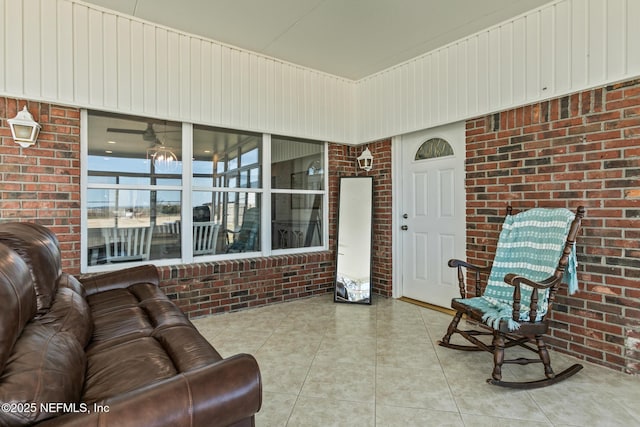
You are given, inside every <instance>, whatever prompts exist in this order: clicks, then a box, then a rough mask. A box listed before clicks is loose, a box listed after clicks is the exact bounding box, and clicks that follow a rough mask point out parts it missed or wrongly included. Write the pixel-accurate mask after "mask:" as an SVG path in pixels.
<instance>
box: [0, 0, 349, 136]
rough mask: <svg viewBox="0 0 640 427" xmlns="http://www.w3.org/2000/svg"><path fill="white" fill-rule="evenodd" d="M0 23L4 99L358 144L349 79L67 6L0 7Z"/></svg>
mask: <svg viewBox="0 0 640 427" xmlns="http://www.w3.org/2000/svg"><path fill="white" fill-rule="evenodd" d="M0 22H2V24H3V25H2V26H0V94H3V95H8V96H14V97H22V98H28V99H33V100H41V101H48V102H54V103H63V104H69V105H75V106H78V107H86V108H93V109H98V110H106V111H116V112H122V113H126V114H138V115H143V116H152V117H159V118H166V119H171V120H180V121H186V122H193V123H202V124H210V125H214V126H224V127H233V128H239V129H247V130H255V131H264V132H270V133H275V134H280V133H282V134H287V135H291V136H301V137H306V138H312V139H319V140H329V141H336V142H352V141H354V140H355V129H356V128H355V126H354V124H353V123H354V121H353V117H354V112H353V109H354V108H355V103H354V99H355V91H354V87H355V82H353V81H350V80H347V79H342V78H339V77H333V76H329V75H326V74H323V73H320V72H317V71H314V70H310V69H305V68H302V67H298V66H295V65H293V64H288V63H284V62H281V61H277V60H274V59H272V58H267V57H264V56H261V55H257V54H254V53H252V52H247V51H243V50H239V49H236V48H233V47H230V46H226V45H222V44H220V43H216V42H214V41H211V40H206V39H203V38H199V37H195V36H192V35H187V34H184V33H181V32H178V31H174V30H171V29H168V28H165V27H162V26H157V25H154V24H150V23H147V22H143V21H140V20H137V19H135V18H131V17H128V16H123V15H119V14H116V13H112V12H110V11H106V10H104V9H101V8H99V7H94V6H89V5H87V4H84V3H76V2H75V1H73V0H0ZM345 116H347V117H348V118H345Z"/></svg>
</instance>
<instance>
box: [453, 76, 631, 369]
mask: <svg viewBox="0 0 640 427" xmlns="http://www.w3.org/2000/svg"><path fill="white" fill-rule="evenodd" d="M466 144H467V159H466V171H467V177H466V186H467V256H468V259H469V260H470V261H471V262H475V263H486V261H487V260H490V259H491V254H493V252H494V251H495V246H496V241H497V237H498V233H499V227H500V224H501V223H502V216H503V215H504V212H505V206H506V205H507V204H512V205H513V206H514V208H515V209H518V210H520V209H526V208H531V207H535V206H539V207H566V208H569V209H572V210H575V208H576V207H577V206H578V205H583V206H585V207H586V210H587V212H586V218H585V219H584V221H583V229H582V232H581V233H580V235H579V236H578V245H577V249H578V252H579V256H578V262H579V264H580V266H579V283H580V289H581V291H580V292H578V293H577V294H575V295H573V296H568V295H567V293H566V289H561V290H560V292H559V295H558V298H557V304H556V305H557V306H556V308H555V311H554V312H553V316H552V333H551V335H552V338H551V340H550V343H551V344H552V346H553V347H555V348H556V349H559V350H561V351H563V352H566V353H570V354H573V355H576V356H578V357H581V358H584V359H586V360H588V361H591V362H595V363H598V364H601V365H606V366H609V367H612V368H615V369H620V370H624V371H626V372H629V373H635V374H637V373H639V372H640V280H639V279H640V190H639V189H640V80H633V81H628V82H624V83H620V84H616V85H612V86H607V87H603V88H597V89H594V90H589V91H584V92H581V93H576V94H573V95H570V96H566V97H562V98H559V99H553V100H550V101H544V102H541V103H537V104H533V105H528V106H524V107H520V108H515V109H512V110H509V111H503V112H501V113H498V114H493V115H490V116H486V117H479V118H477V119H474V120H469V121H468V122H467V129H466Z"/></svg>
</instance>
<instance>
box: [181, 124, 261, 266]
mask: <svg viewBox="0 0 640 427" xmlns="http://www.w3.org/2000/svg"><path fill="white" fill-rule="evenodd" d="M261 160H262V135H261V134H252V133H246V132H234V131H223V130H216V129H212V128H205V127H199V126H196V127H194V130H193V177H192V184H193V193H192V205H193V225H194V234H193V244H194V250H195V251H196V253H194V255H198V256H202V255H214V254H221V253H238V252H259V251H260V250H261V248H262V245H261V242H260V225H261V224H260V213H261V208H262V203H261V200H262V173H261V171H262V168H261ZM208 243H210V244H208Z"/></svg>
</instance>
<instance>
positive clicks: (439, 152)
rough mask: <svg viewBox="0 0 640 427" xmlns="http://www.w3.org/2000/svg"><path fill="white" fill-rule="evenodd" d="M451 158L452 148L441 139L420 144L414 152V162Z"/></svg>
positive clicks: (433, 139) (432, 139)
mask: <svg viewBox="0 0 640 427" xmlns="http://www.w3.org/2000/svg"><path fill="white" fill-rule="evenodd" d="M445 156H453V147H451V144H449V143H448V142H447V141H446V140H444V139H442V138H431V139H428V140H426V141H425V142H423V143H422V145H421V146H420V148H418V151H416V156H415V160H426V159H434V158H436V157H445Z"/></svg>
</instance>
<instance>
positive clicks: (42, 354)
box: [0, 322, 86, 426]
mask: <svg viewBox="0 0 640 427" xmlns="http://www.w3.org/2000/svg"><path fill="white" fill-rule="evenodd" d="M85 368H86V358H85V353H84V350H83V349H82V347H81V346H80V343H78V341H77V340H76V338H75V337H73V336H72V335H70V334H69V333H67V332H57V331H55V330H53V329H52V328H49V327H47V326H45V325H42V324H39V323H34V322H32V323H29V324H28V325H27V326H26V327H25V328H24V330H23V332H22V335H21V336H20V339H19V340H18V341H17V342H16V344H15V347H14V349H13V352H12V353H11V356H10V357H9V360H8V361H7V364H6V366H5V369H4V371H3V372H2V376H1V377H0V402H16V403H18V402H20V403H30V404H35V405H34V406H33V407H31V408H29V409H33V410H29V411H25V412H22V413H17V412H9V411H0V425H11V426H14V425H15V426H21V425H30V424H31V423H33V422H36V421H40V420H44V419H46V418H50V417H53V416H55V415H57V414H56V413H55V412H46V411H45V412H41V411H40V410H41V409H43V408H42V407H41V405H40V404H41V403H42V404H47V403H51V402H68V403H73V402H79V400H80V396H81V393H82V387H83V382H84V374H85ZM52 410H53V411H55V410H56V409H55V408H52Z"/></svg>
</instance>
